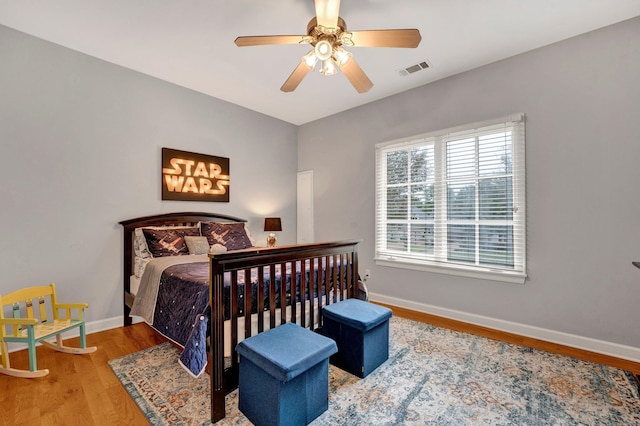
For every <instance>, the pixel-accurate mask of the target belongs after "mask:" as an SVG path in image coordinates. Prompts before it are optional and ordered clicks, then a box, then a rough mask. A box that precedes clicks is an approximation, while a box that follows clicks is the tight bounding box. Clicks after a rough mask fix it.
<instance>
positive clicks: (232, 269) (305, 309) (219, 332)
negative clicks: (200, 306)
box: [209, 240, 360, 422]
mask: <svg viewBox="0 0 640 426" xmlns="http://www.w3.org/2000/svg"><path fill="white" fill-rule="evenodd" d="M359 242H360V241H359V240H345V241H334V242H325V243H314V244H306V245H291V246H281V247H272V248H252V249H247V250H239V251H232V252H224V253H217V254H211V255H209V258H210V274H211V277H210V280H209V283H210V285H209V301H210V304H211V322H210V328H211V329H210V331H211V334H210V335H211V345H210V347H211V351H210V353H209V356H210V359H209V361H210V363H209V365H210V366H211V421H212V422H217V421H219V420H221V419H222V418H224V416H225V407H224V398H225V395H226V394H227V393H229V392H230V391H232V390H233V389H235V388H236V387H237V385H238V357H237V355H236V353H235V347H236V345H237V343H238V329H239V327H240V326H239V320H243V321H244V333H243V335H244V337H245V338H246V337H250V336H251V335H255V334H258V333H261V332H263V331H265V330H267V329H270V328H274V327H276V326H278V325H282V324H284V323H286V322H287V321H289V322H296V323H298V324H299V325H301V326H303V327H306V328H310V329H312V330H315V329H316V328H320V327H322V315H321V313H322V306H324V305H327V304H330V303H335V302H338V301H340V300H344V299H346V298H351V297H356V296H357V292H358V243H359ZM276 270H278V271H280V274H281V278H280V284H277V283H276V279H275V277H276V273H277V272H276ZM252 271H257V273H256V274H255V276H257V285H256V286H255V288H254V286H253V285H251V283H250V281H251V279H248V280H246V281H245V283H244V285H241V284H239V280H238V275H239V274H244V277H251V272H252ZM225 275H226V276H227V278H228V280H229V281H230V288H229V289H228V290H227V291H228V296H229V297H228V300H229V301H230V306H228V311H227V318H225V306H224V305H225V294H224V292H225ZM265 276H267V277H269V282H268V283H266V282H265ZM288 279H289V280H290V281H289V280H288ZM287 286H288V287H287ZM252 292H255V293H256V294H252ZM252 300H254V301H255V302H254V303H255V304H256V305H257V306H252ZM240 304H242V305H241V306H239V305H240ZM255 314H257V326H255V327H252V315H255ZM265 314H267V315H268V316H269V323H268V324H265V319H264V316H265ZM278 314H279V315H278ZM225 320H230V327H231V333H229V335H228V336H227V337H228V338H229V340H230V342H227V343H228V345H227V347H231V353H232V356H231V362H230V367H229V368H227V369H225V338H226V337H225V332H224V323H225ZM240 331H241V332H242V331H243V330H242V329H240Z"/></svg>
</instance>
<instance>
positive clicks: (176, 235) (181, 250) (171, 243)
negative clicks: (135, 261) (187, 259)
mask: <svg viewBox="0 0 640 426" xmlns="http://www.w3.org/2000/svg"><path fill="white" fill-rule="evenodd" d="M142 232H143V233H144V237H145V239H146V240H147V247H149V251H150V252H151V254H152V255H153V257H163V256H179V255H183V254H189V249H188V248H187V245H186V243H185V242H184V237H185V236H187V235H190V236H193V237H197V236H199V235H200V232H199V230H198V228H184V229H166V230H165V229H146V228H145V229H143V230H142Z"/></svg>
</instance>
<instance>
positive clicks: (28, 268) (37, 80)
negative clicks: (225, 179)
mask: <svg viewBox="0 0 640 426" xmlns="http://www.w3.org/2000/svg"><path fill="white" fill-rule="evenodd" d="M0 64H1V65H0V163H1V164H2V166H0V182H1V183H0V200H1V201H0V203H2V207H1V208H0V235H1V236H2V241H3V249H2V251H1V255H0V294H4V293H7V292H9V291H10V290H13V289H17V288H21V287H26V286H29V285H43V284H47V283H49V282H51V281H54V282H56V284H57V286H58V292H59V294H60V299H61V300H62V301H84V302H88V303H89V304H90V308H89V310H88V311H87V318H88V320H89V321H97V320H104V319H107V318H112V317H117V316H121V315H122V251H123V248H122V228H121V226H120V225H118V221H120V220H123V219H129V218H132V217H137V216H143V215H148V214H156V213H160V212H171V211H199V210H204V211H213V212H220V213H226V214H231V215H236V216H240V217H244V218H246V219H249V221H250V222H249V224H250V228H251V231H252V234H253V235H254V236H255V237H256V238H258V239H259V240H260V241H259V242H260V243H262V242H263V241H264V238H265V237H266V236H265V234H264V232H262V219H263V217H264V215H278V216H282V218H283V227H284V231H283V232H282V233H281V234H280V235H279V240H280V241H281V242H288V243H294V242H295V229H296V227H295V215H296V206H295V194H296V172H297V168H296V163H297V151H296V144H297V127H296V126H293V125H291V124H288V123H285V122H282V121H279V120H276V119H273V118H270V117H267V116H264V115H261V114H257V113H255V112H252V111H249V110H247V109H244V108H241V107H238V106H235V105H232V104H229V103H226V102H223V101H220V100H217V99H214V98H211V97H208V96H204V95H202V94H198V93H195V92H193V91H190V90H187V89H184V88H181V87H178V86H175V85H171V84H168V83H165V82H162V81H159V80H157V79H154V78H150V77H148V76H145V75H142V74H139V73H136V72H133V71H130V70H128V69H125V68H121V67H118V66H115V65H112V64H109V63H106V62H103V61H100V60H97V59H95V58H92V57H89V56H86V55H83V54H80V53H77V52H74V51H71V50H69V49H66V48H63V47H60V46H57V45H54V44H51V43H48V42H44V41H42V40H39V39H36V38H33V37H30V36H27V35H25V34H23V33H20V32H16V31H13V30H11V29H9V28H6V27H2V26H0ZM162 147H169V148H175V149H181V150H186V151H193V152H198V153H203V154H210V155H217V156H222V157H228V158H229V159H230V172H231V193H230V197H231V201H230V202H229V203H198V202H177V201H162V200H161V192H160V167H161V165H160V160H161V148H162ZM267 165H268V167H267ZM263 245H264V243H263Z"/></svg>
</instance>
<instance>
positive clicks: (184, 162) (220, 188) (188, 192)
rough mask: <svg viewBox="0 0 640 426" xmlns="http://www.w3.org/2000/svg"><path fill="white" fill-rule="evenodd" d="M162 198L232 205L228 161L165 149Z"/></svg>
mask: <svg viewBox="0 0 640 426" xmlns="http://www.w3.org/2000/svg"><path fill="white" fill-rule="evenodd" d="M162 199H163V200H179V201H218V202H229V159H228V158H224V157H215V156H213V155H204V154H196V153H194V152H187V151H178V150H176V149H170V148H162Z"/></svg>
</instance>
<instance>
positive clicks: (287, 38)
mask: <svg viewBox="0 0 640 426" xmlns="http://www.w3.org/2000/svg"><path fill="white" fill-rule="evenodd" d="M314 3H315V9H316V16H315V17H314V18H313V19H311V21H310V22H309V24H308V25H307V34H306V35H272V36H246V37H238V38H236V40H235V43H236V45H237V46H240V47H244V46H262V45H267V44H310V45H311V46H312V49H311V51H309V53H307V54H306V55H304V56H303V57H302V59H301V60H300V63H299V64H298V66H297V67H296V69H295V70H293V72H292V73H291V75H290V76H289V78H288V79H287V81H285V82H284V84H283V85H282V87H281V88H280V90H282V91H283V92H292V91H294V90H295V89H296V88H297V87H298V85H299V84H300V82H301V81H302V79H303V78H304V77H305V76H306V75H307V74H308V73H309V72H310V71H311V70H313V69H314V68H315V66H316V64H317V63H318V62H320V63H321V66H320V72H321V73H322V74H324V75H332V74H335V73H336V72H337V69H340V70H341V71H342V73H343V74H344V75H345V76H346V77H347V79H348V80H349V82H351V84H352V85H353V87H354V88H355V89H356V90H357V91H358V92H359V93H365V92H367V91H369V89H371V88H372V87H373V83H372V82H371V80H369V77H367V75H366V74H365V73H364V71H362V68H360V66H359V65H358V64H357V63H356V61H355V60H354V59H353V55H352V54H351V53H350V52H347V51H346V50H345V49H344V48H343V46H358V47H360V46H361V47H411V48H415V47H418V44H419V43H420V40H422V37H421V36H420V32H419V31H418V30H417V29H402V30H366V31H347V24H346V23H345V22H344V20H343V19H342V18H341V17H340V16H338V15H339V12H340V0H315V1H314Z"/></svg>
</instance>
